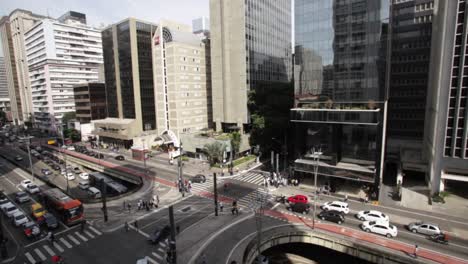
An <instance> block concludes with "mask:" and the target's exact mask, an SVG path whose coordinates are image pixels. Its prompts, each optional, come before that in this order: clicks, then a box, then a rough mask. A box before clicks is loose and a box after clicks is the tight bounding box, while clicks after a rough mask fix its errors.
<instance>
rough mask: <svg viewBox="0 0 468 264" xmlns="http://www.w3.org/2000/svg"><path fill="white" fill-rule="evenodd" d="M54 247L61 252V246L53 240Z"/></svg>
mask: <svg viewBox="0 0 468 264" xmlns="http://www.w3.org/2000/svg"><path fill="white" fill-rule="evenodd" d="M54 247H55V248H56V249H58V250H59V251H60V252H63V248H62V247H61V246H60V245H59V244H58V243H55V242H54Z"/></svg>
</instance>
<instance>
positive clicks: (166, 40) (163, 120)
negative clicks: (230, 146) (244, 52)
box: [153, 21, 211, 135]
mask: <svg viewBox="0 0 468 264" xmlns="http://www.w3.org/2000/svg"><path fill="white" fill-rule="evenodd" d="M208 45H209V42H208V40H207V39H206V38H205V37H203V36H202V35H196V34H194V33H192V30H191V27H190V26H188V25H184V24H179V23H175V22H170V21H161V22H160V24H159V28H158V30H157V31H156V33H155V36H154V39H153V71H154V87H155V104H156V127H157V131H158V134H162V133H163V132H164V131H166V130H171V131H173V132H174V133H175V134H176V135H178V134H181V133H193V132H197V131H200V130H202V129H206V128H208V127H209V126H210V123H211V120H210V119H211V118H210V115H211V100H210V98H211V84H210V83H211V82H210V65H209V54H210V53H209V46H208Z"/></svg>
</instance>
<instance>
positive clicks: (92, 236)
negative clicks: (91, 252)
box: [84, 230, 95, 238]
mask: <svg viewBox="0 0 468 264" xmlns="http://www.w3.org/2000/svg"><path fill="white" fill-rule="evenodd" d="M84 232H85V234H87V235H88V236H89V237H90V238H94V237H95V236H94V235H93V234H91V232H89V231H86V230H85V231H84Z"/></svg>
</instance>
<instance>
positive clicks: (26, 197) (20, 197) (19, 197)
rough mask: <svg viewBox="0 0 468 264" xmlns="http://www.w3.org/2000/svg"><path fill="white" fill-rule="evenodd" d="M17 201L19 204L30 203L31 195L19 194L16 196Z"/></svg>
mask: <svg viewBox="0 0 468 264" xmlns="http://www.w3.org/2000/svg"><path fill="white" fill-rule="evenodd" d="M15 200H16V201H17V202H18V203H25V202H29V201H30V200H31V197H29V195H28V194H27V193H26V192H17V193H16V194H15Z"/></svg>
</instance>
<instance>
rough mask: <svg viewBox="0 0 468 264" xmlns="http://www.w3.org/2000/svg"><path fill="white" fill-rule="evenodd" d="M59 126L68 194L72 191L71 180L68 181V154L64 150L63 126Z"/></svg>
mask: <svg viewBox="0 0 468 264" xmlns="http://www.w3.org/2000/svg"><path fill="white" fill-rule="evenodd" d="M59 126H60V133H61V136H62V147H61V152H62V157H63V162H64V166H65V178H66V179H67V193H68V191H69V189H70V184H69V180H68V168H67V154H66V153H65V149H64V148H63V147H64V146H65V134H64V133H63V124H62V123H60V124H59Z"/></svg>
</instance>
